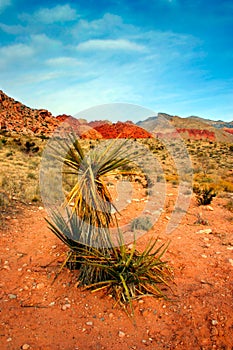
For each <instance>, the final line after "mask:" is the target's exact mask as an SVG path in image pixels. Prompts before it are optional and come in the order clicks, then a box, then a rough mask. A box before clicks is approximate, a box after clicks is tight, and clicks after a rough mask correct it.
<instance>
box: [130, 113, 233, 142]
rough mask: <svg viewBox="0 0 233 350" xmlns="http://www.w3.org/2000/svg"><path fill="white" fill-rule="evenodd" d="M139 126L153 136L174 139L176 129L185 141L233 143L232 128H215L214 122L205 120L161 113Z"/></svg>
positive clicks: (140, 123)
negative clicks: (165, 136)
mask: <svg viewBox="0 0 233 350" xmlns="http://www.w3.org/2000/svg"><path fill="white" fill-rule="evenodd" d="M166 120H167V121H169V123H167V122H166ZM226 124H227V125H228V126H229V125H231V124H233V123H232V122H231V123H223V124H222V125H226ZM137 125H139V126H141V127H142V128H144V129H146V130H147V131H149V132H153V135H154V136H158V137H161V136H162V135H164V134H166V135H168V134H171V135H170V136H171V137H172V136H173V134H174V129H173V127H174V128H175V129H176V130H177V131H178V132H179V134H181V136H182V137H183V138H184V139H194V140H210V141H220V142H231V143H232V142H233V137H232V131H231V130H233V129H231V128H230V127H229V128H228V129H226V128H225V127H224V128H220V127H219V125H220V124H217V127H215V126H214V125H215V123H214V121H213V123H209V121H205V119H203V118H199V117H188V118H180V117H178V116H171V115H168V114H165V113H159V114H158V117H157V116H155V117H150V118H148V119H146V120H143V121H140V122H138V123H137ZM171 126H172V127H171Z"/></svg>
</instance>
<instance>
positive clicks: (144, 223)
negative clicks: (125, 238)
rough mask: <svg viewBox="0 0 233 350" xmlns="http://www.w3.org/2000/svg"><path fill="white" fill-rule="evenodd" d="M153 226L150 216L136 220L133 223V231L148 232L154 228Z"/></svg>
mask: <svg viewBox="0 0 233 350" xmlns="http://www.w3.org/2000/svg"><path fill="white" fill-rule="evenodd" d="M152 226H153V224H152V222H151V219H150V217H149V216H145V217H139V218H135V219H134V220H133V221H132V223H131V230H132V231H135V230H143V231H148V230H150V229H151V228H152Z"/></svg>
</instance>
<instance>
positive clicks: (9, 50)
mask: <svg viewBox="0 0 233 350" xmlns="http://www.w3.org/2000/svg"><path fill="white" fill-rule="evenodd" d="M33 53H34V50H33V49H32V48H31V47H30V46H28V45H25V44H14V45H8V46H3V47H1V48H0V56H1V57H2V58H3V57H4V58H7V59H9V60H12V59H14V60H17V59H19V58H28V57H30V56H32V55H33Z"/></svg>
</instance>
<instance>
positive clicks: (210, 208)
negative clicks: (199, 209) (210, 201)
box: [206, 205, 214, 211]
mask: <svg viewBox="0 0 233 350" xmlns="http://www.w3.org/2000/svg"><path fill="white" fill-rule="evenodd" d="M206 209H207V210H210V211H213V210H214V209H213V208H212V207H211V206H210V205H208V206H207V207H206Z"/></svg>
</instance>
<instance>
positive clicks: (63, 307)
mask: <svg viewBox="0 0 233 350" xmlns="http://www.w3.org/2000/svg"><path fill="white" fill-rule="evenodd" d="M70 307H71V305H70V304H64V305H62V308H61V309H62V311H65V310H67V309H69V308H70Z"/></svg>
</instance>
